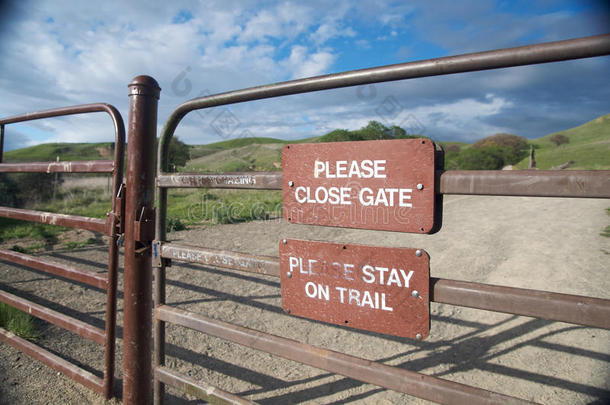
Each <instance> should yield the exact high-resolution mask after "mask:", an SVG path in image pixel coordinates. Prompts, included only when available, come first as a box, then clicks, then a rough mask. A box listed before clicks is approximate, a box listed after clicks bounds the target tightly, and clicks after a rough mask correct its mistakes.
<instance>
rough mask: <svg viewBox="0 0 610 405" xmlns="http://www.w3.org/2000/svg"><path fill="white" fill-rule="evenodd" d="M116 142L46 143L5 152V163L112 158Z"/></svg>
mask: <svg viewBox="0 0 610 405" xmlns="http://www.w3.org/2000/svg"><path fill="white" fill-rule="evenodd" d="M113 149H114V144H113V143H111V142H105V143H44V144H41V145H36V146H30V147H28V148H22V149H15V150H11V151H9V152H4V154H3V155H2V160H3V161H4V162H5V163H20V162H54V161H55V160H56V159H57V156H59V160H61V161H68V160H99V159H112V157H113V156H112V154H113Z"/></svg>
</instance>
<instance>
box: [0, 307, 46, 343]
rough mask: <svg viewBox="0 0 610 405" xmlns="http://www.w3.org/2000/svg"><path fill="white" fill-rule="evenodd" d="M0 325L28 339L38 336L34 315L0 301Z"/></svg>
mask: <svg viewBox="0 0 610 405" xmlns="http://www.w3.org/2000/svg"><path fill="white" fill-rule="evenodd" d="M0 327H2V328H4V329H7V330H9V331H11V332H13V333H14V334H15V335H17V336H19V337H22V338H24V339H28V340H35V339H38V338H39V337H40V333H39V332H38V330H37V328H36V323H35V319H34V317H32V316H31V315H28V314H26V313H25V312H21V311H19V310H18V309H15V308H13V307H11V306H9V305H6V304H4V303H2V302H0Z"/></svg>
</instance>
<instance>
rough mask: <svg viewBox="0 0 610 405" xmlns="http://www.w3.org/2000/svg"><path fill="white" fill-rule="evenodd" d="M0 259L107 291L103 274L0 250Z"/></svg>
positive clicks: (105, 278)
mask: <svg viewBox="0 0 610 405" xmlns="http://www.w3.org/2000/svg"><path fill="white" fill-rule="evenodd" d="M0 259H2V260H6V261H8V262H12V263H16V264H21V265H23V266H27V267H30V268H32V269H36V270H40V271H44V272H45V273H50V274H54V275H56V276H59V277H63V278H67V279H69V280H73V281H77V282H79V283H85V284H88V285H91V286H93V287H96V288H99V289H101V290H106V289H107V284H108V278H107V277H106V275H104V274H97V273H93V272H90V271H85V270H80V269H76V268H74V267H70V266H67V265H65V264H60V263H56V262H53V261H50V260H45V259H42V258H39V257H34V256H29V255H26V254H23V253H18V252H13V251H12V250H4V249H0Z"/></svg>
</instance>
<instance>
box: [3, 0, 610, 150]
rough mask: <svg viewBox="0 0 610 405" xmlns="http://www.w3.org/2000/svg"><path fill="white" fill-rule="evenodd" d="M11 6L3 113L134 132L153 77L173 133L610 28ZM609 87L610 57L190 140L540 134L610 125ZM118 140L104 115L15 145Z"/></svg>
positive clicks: (587, 11)
mask: <svg viewBox="0 0 610 405" xmlns="http://www.w3.org/2000/svg"><path fill="white" fill-rule="evenodd" d="M167 3H170V2H167ZM3 4H4V5H3V6H2V7H4V8H3V9H1V10H0V15H2V16H3V17H2V20H1V21H0V54H1V55H2V58H0V72H2V73H1V75H0V89H1V90H0V91H1V94H2V97H0V111H1V112H0V115H2V116H9V115H14V114H19V113H23V112H27V111H37V110H43V109H48V108H53V107H59V106H66V105H74V104H84V103H90V102H108V103H111V104H113V105H115V106H116V107H117V108H118V109H119V111H120V112H121V113H122V114H123V118H124V119H125V120H127V113H128V103H129V100H128V96H127V84H128V83H129V82H130V81H131V79H132V78H133V77H135V76H137V75H140V74H148V75H151V76H153V77H154V78H155V79H157V81H158V82H159V84H160V86H161V88H162V92H161V100H160V102H159V128H160V127H161V126H162V125H163V122H164V121H165V119H166V118H167V117H168V116H169V114H170V112H171V111H172V110H173V109H174V108H175V107H176V106H178V105H179V104H180V103H181V102H183V101H185V100H187V99H191V98H195V97H199V96H201V95H206V94H213V93H218V92H224V91H229V90H234V89H239V88H243V87H250V86H256V85H262V84H267V83H271V82H277V81H284V80H290V79H295V78H302V77H308V76H312V75H319V74H326V73H333V72H341V71H346V70H352V69H359V68H365V67H372V66H379V65H387V64H393V63H400V62H408V61H414V60H421V59H426V58H433V57H441V56H447V55H456V54H461V53H467V52H476V51H485V50H491V49H496V48H504V47H513V46H520V45H527V44H531V43H538V42H547V41H555V40H562V39H570V38H576V37H581V36H587V35H596V34H603V33H608V32H610V23H609V21H610V8H609V7H608V6H607V5H606V2H602V1H598V2H593V1H550V0H549V1H474V0H473V1H460V2H455V1H436V2H431V1H406V2H393V1H358V2H356V1H351V2H350V1H337V2H328V1H309V2H284V1H263V2H260V1H259V2H257V1H239V2H238V1H231V0H223V1H205V2H196V1H174V2H171V4H161V3H159V4H158V5H153V6H151V5H150V4H149V2H139V1H133V2H126V1H122V2H115V1H105V2H82V1H81V2H75V1H64V2H53V1H37V2H33V1H32V2H30V1H23V2H14V4H13V5H12V6H10V5H8V6H7V5H6V3H3ZM609 76H610V57H608V56H605V57H600V58H594V59H588V60H580V61H569V62H561V63H555V64H547V65H538V66H529V67H520V68H513V69H501V70H496V71H488V72H479V73H467V74H458V75H451V76H444V77H433V78H425V79H418V80H407V81H400V82H392V83H385V84H376V85H374V86H367V87H359V88H347V89H340V90H333V91H325V92H318V93H312V94H306V95H297V96H288V97H284V98H281V99H275V100H265V101H257V102H252V103H246V104H240V105H234V106H230V107H226V108H225V107H223V108H221V107H219V108H215V109H212V110H210V111H202V112H199V113H191V114H189V115H188V116H187V118H186V119H185V120H184V121H183V122H182V123H181V125H180V126H179V127H178V130H177V132H176V134H177V135H178V136H179V137H180V138H181V139H182V140H184V141H185V142H187V143H189V144H201V143H209V142H215V141H219V140H224V139H230V138H237V137H241V136H272V137H278V138H283V139H298V138H303V137H306V136H314V135H320V134H323V133H325V132H328V131H330V130H332V129H336V128H346V129H356V128H359V127H361V126H363V125H365V124H366V123H367V122H368V121H369V120H378V121H381V122H383V123H385V124H387V125H399V126H403V127H405V129H407V130H408V131H410V132H413V133H421V134H423V135H425V136H429V137H431V138H433V139H435V140H462V141H467V142H471V141H474V140H476V139H479V138H482V137H485V136H489V135H492V134H494V133H497V132H510V133H515V134H518V135H522V136H526V137H528V138H535V137H539V136H543V135H546V134H548V133H550V132H553V131H558V130H562V129H566V128H570V127H573V126H576V125H579V124H581V123H584V122H586V121H588V120H591V119H593V118H595V117H597V116H599V115H602V114H607V113H610V102H609V101H608V100H610V86H608V77H609ZM390 110H391V111H392V114H388V111H390ZM112 139H113V134H112V126H111V123H110V120H109V118H107V117H106V116H104V115H103V114H95V115H91V116H85V117H70V118H65V119H52V120H46V121H39V122H32V123H28V124H20V125H10V126H8V127H7V135H6V145H5V147H6V149H7V150H10V149H14V148H18V147H23V146H28V145H34V144H38V143H42V142H84V141H92V142H93V141H95V142H97V141H111V140H112Z"/></svg>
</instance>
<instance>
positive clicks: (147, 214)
mask: <svg viewBox="0 0 610 405" xmlns="http://www.w3.org/2000/svg"><path fill="white" fill-rule="evenodd" d="M134 237H135V240H136V241H138V242H144V243H147V242H151V241H153V240H154V239H155V210H154V209H150V208H148V207H142V210H141V211H140V214H139V216H138V219H137V220H136V222H135V224H134Z"/></svg>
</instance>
